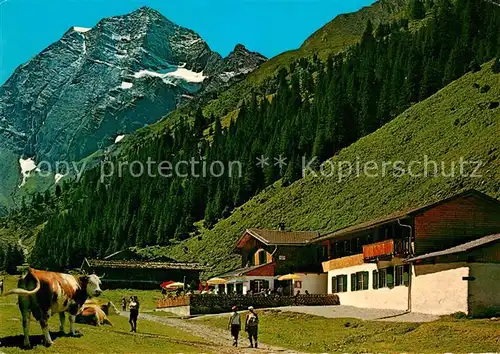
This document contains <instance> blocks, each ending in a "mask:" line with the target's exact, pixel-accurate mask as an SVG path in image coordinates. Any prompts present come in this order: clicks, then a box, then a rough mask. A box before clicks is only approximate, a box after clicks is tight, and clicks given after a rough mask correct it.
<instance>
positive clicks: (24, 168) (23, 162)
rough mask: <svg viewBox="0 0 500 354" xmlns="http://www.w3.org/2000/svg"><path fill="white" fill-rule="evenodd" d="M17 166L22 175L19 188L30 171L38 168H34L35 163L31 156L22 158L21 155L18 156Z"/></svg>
mask: <svg viewBox="0 0 500 354" xmlns="http://www.w3.org/2000/svg"><path fill="white" fill-rule="evenodd" d="M19 166H20V167H21V174H22V175H23V181H22V182H21V185H20V186H19V188H21V187H22V186H24V185H25V183H26V179H27V178H28V177H29V175H30V173H31V172H32V171H33V170H38V169H37V168H36V163H35V161H34V160H33V159H32V158H27V159H23V158H22V157H20V158H19Z"/></svg>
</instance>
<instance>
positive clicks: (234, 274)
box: [217, 263, 269, 278]
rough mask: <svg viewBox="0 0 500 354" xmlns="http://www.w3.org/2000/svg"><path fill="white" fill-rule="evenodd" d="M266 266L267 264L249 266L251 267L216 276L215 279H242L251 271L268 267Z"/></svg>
mask: <svg viewBox="0 0 500 354" xmlns="http://www.w3.org/2000/svg"><path fill="white" fill-rule="evenodd" d="M268 265H269V263H266V264H260V265H256V266H251V267H243V268H238V269H235V270H232V271H230V272H227V273H224V274H221V275H218V276H217V278H233V277H242V276H244V275H246V274H247V273H249V272H251V271H253V270H256V269H259V268H262V267H264V266H268Z"/></svg>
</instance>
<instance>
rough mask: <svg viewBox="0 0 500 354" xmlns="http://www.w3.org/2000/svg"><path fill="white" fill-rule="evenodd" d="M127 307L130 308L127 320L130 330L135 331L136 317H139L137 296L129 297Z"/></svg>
mask: <svg viewBox="0 0 500 354" xmlns="http://www.w3.org/2000/svg"><path fill="white" fill-rule="evenodd" d="M128 308H129V310H130V317H129V320H128V322H129V323H130V327H131V329H130V332H137V317H139V300H138V299H137V296H132V297H130V303H129V305H128Z"/></svg>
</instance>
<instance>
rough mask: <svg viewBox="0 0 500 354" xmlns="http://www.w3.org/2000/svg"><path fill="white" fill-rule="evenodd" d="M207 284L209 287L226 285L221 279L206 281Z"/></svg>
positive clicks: (225, 281) (224, 280)
mask: <svg viewBox="0 0 500 354" xmlns="http://www.w3.org/2000/svg"><path fill="white" fill-rule="evenodd" d="M207 283H208V284H210V285H219V284H226V283H227V280H226V279H223V278H212V279H208V281H207Z"/></svg>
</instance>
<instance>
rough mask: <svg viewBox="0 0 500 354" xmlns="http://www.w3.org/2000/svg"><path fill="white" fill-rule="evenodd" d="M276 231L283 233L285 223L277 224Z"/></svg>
mask: <svg viewBox="0 0 500 354" xmlns="http://www.w3.org/2000/svg"><path fill="white" fill-rule="evenodd" d="M278 229H279V230H280V231H285V223H284V222H280V223H279V224H278Z"/></svg>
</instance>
